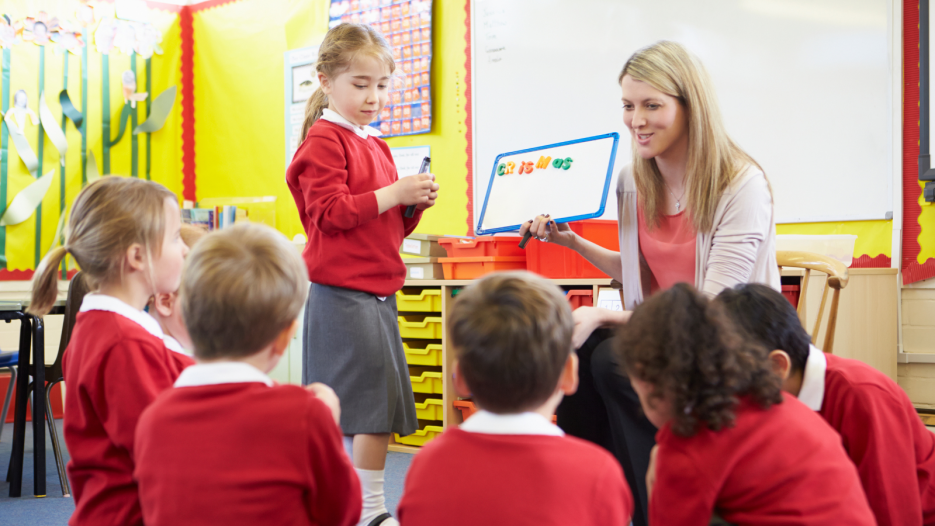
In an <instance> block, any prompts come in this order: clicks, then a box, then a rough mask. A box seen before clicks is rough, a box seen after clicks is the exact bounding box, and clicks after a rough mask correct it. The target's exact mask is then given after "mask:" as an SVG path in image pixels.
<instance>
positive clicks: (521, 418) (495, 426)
mask: <svg viewBox="0 0 935 526" xmlns="http://www.w3.org/2000/svg"><path fill="white" fill-rule="evenodd" d="M460 427H461V429H462V430H464V431H467V432H469V433H483V434H487V435H548V436H557V437H560V436H565V432H564V431H562V430H561V429H559V427H558V426H557V425H555V424H553V423H552V422H549V419H548V418H546V417H544V416H542V415H540V414H539V413H533V412H526V413H514V414H509V415H498V414H495V413H491V412H489V411H484V410H483V409H480V410H478V411H477V412H476V413H474V414H473V415H471V417H470V418H468V419H467V420H465V421H464V423H463V424H461V426H460Z"/></svg>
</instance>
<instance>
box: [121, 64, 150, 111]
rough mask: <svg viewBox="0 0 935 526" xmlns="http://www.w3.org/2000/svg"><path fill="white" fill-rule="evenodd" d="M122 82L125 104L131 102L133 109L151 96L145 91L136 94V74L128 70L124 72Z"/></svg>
mask: <svg viewBox="0 0 935 526" xmlns="http://www.w3.org/2000/svg"><path fill="white" fill-rule="evenodd" d="M120 80H121V82H122V84H123V103H124V104H126V103H128V102H129V103H130V107H131V108H136V103H137V102H139V101H143V100H146V97H147V96H148V95H149V93H146V92H145V91H143V92H140V93H137V92H136V73H134V72H133V71H132V70H129V69H128V70H126V71H124V72H123V75H122V76H121V77H120Z"/></svg>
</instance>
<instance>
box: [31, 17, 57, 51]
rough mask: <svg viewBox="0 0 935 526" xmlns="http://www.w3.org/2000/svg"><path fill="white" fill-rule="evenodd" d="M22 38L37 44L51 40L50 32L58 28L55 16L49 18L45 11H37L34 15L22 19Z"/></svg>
mask: <svg viewBox="0 0 935 526" xmlns="http://www.w3.org/2000/svg"><path fill="white" fill-rule="evenodd" d="M23 26H24V27H23V40H24V41H26V42H32V43H33V44H36V45H37V46H44V45H46V44H48V43H49V42H50V41H51V40H52V34H53V33H54V32H56V31H58V30H59V24H58V19H57V18H54V17H52V18H50V17H49V15H48V14H47V13H46V12H45V11H39V14H38V15H36V16H35V17H27V18H26V19H25V20H24V21H23Z"/></svg>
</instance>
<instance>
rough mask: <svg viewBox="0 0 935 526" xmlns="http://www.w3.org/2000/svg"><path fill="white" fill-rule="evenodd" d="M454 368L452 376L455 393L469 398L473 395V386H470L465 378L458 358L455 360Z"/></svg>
mask: <svg viewBox="0 0 935 526" xmlns="http://www.w3.org/2000/svg"><path fill="white" fill-rule="evenodd" d="M452 370H453V371H454V372H453V373H451V376H452V379H453V380H454V382H455V394H457V395H458V396H460V397H461V398H468V397H469V396H471V388H470V387H469V386H468V384H467V382H466V381H465V380H464V375H463V374H461V365H460V364H458V361H457V360H455V363H454V367H452Z"/></svg>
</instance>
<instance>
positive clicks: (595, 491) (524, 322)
mask: <svg viewBox="0 0 935 526" xmlns="http://www.w3.org/2000/svg"><path fill="white" fill-rule="evenodd" d="M448 321H449V335H450V338H451V344H452V347H453V348H454V352H455V354H456V356H457V362H456V364H455V366H454V370H455V378H454V380H455V387H456V389H457V390H458V393H459V394H460V395H462V396H473V399H474V403H475V404H477V406H478V408H479V411H478V412H477V413H475V414H474V415H473V416H471V417H470V418H469V419H468V420H467V421H466V422H464V423H463V424H462V425H461V426H460V427H457V428H453V429H449V430H448V431H446V432H445V433H444V434H443V435H442V436H441V437H439V438H437V439H435V440H434V441H432V442H431V443H429V444H428V445H426V446H425V447H424V448H423V449H422V451H420V452H419V454H417V455H416V457H415V458H414V459H413V461H412V465H411V466H410V468H409V473H408V475H407V477H406V487H405V490H404V493H403V497H402V500H401V501H400V503H399V508H398V512H399V520H400V523H401V524H403V525H404V526H423V525H426V526H427V525H436V524H445V525H448V526H459V525H476V524H556V525H557V524H562V525H564V524H576V525H595V526H596V525H612V524H616V525H626V524H628V523H629V520H630V514H631V512H632V510H633V498H632V496H631V494H630V489H629V487H628V486H627V483H626V481H625V480H624V478H623V471H622V470H621V468H620V465H619V464H618V463H617V461H616V460H615V459H614V457H613V456H612V455H611V454H610V453H608V452H607V451H605V450H603V449H601V448H599V447H597V446H595V445H593V444H591V443H589V442H585V441H583V440H579V439H577V438H573V437H567V436H565V435H564V433H563V432H562V431H561V430H560V429H559V428H558V427H557V426H555V425H553V424H552V423H551V421H550V420H551V418H552V415H553V414H555V408H556V407H557V406H558V403H559V402H560V401H561V399H562V396H563V395H564V394H571V393H574V392H575V389H576V388H577V384H578V371H577V364H578V362H577V356H576V355H575V354H574V353H572V352H571V335H572V327H573V324H572V318H571V309H570V307H569V305H568V300H567V299H565V297H564V296H563V295H562V293H561V291H560V290H559V289H558V288H557V287H556V286H554V285H552V284H551V283H549V282H548V281H546V280H544V279H541V278H538V277H535V276H534V275H533V274H527V273H525V272H523V273H506V274H495V275H493V276H489V277H486V278H484V279H482V280H480V281H479V282H477V283H475V284H473V285H471V286H470V287H468V288H467V289H465V290H464V291H463V292H461V293H460V294H459V295H458V297H457V300H456V301H455V303H454V306H453V307H452V310H451V314H450V315H449V317H448Z"/></svg>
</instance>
